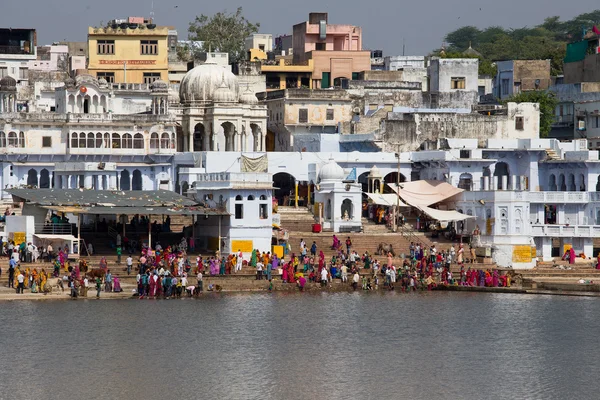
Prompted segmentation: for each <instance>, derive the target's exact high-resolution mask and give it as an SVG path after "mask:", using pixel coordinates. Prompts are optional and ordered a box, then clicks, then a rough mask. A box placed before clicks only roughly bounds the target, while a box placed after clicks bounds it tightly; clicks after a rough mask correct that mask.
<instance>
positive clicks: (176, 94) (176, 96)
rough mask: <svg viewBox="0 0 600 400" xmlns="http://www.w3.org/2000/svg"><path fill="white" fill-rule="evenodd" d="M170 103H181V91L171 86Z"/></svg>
mask: <svg viewBox="0 0 600 400" xmlns="http://www.w3.org/2000/svg"><path fill="white" fill-rule="evenodd" d="M168 93H169V103H179V92H178V91H177V90H175V89H173V88H172V87H169V92H168Z"/></svg>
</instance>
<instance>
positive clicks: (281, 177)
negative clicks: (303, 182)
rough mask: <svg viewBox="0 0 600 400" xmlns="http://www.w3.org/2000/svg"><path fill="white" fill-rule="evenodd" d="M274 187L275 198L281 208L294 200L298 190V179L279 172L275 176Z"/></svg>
mask: <svg viewBox="0 0 600 400" xmlns="http://www.w3.org/2000/svg"><path fill="white" fill-rule="evenodd" d="M273 186H274V187H275V188H276V189H275V198H276V199H277V204H279V205H280V206H287V205H289V204H290V200H293V199H294V195H295V193H294V191H295V190H296V189H295V188H296V179H295V178H294V177H293V176H292V175H290V174H288V173H287V172H278V173H276V174H275V175H273Z"/></svg>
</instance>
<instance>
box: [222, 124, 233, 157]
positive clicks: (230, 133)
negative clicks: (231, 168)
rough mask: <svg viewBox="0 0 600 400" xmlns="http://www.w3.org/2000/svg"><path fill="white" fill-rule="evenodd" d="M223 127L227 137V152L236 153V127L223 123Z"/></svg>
mask: <svg viewBox="0 0 600 400" xmlns="http://www.w3.org/2000/svg"><path fill="white" fill-rule="evenodd" d="M221 126H222V127H223V135H224V136H225V151H235V126H233V124H232V123H231V122H223V123H222V124H221Z"/></svg>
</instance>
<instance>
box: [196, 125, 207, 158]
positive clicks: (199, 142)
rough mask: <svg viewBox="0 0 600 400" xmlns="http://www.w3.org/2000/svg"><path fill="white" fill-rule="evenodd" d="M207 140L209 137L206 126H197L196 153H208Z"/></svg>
mask: <svg viewBox="0 0 600 400" xmlns="http://www.w3.org/2000/svg"><path fill="white" fill-rule="evenodd" d="M207 139H208V137H207V136H206V129H204V124H201V123H198V124H196V126H195V127H194V151H207V150H208V146H207V144H208V143H206V142H207Z"/></svg>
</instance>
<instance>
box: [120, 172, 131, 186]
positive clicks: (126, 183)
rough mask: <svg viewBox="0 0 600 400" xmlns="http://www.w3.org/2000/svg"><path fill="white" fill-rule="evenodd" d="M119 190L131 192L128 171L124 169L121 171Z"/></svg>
mask: <svg viewBox="0 0 600 400" xmlns="http://www.w3.org/2000/svg"><path fill="white" fill-rule="evenodd" d="M120 184H121V186H120V188H121V190H131V180H130V177H129V171H128V170H126V169H124V170H123V171H121V182H120Z"/></svg>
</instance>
